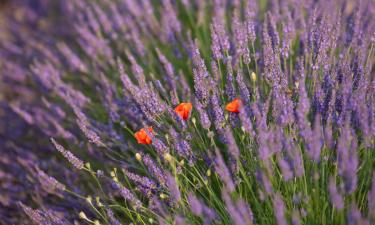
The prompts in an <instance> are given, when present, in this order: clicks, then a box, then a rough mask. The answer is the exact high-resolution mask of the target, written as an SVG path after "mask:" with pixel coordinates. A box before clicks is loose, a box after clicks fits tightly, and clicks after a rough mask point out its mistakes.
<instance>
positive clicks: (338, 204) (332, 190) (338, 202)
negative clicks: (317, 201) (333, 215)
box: [328, 177, 344, 210]
mask: <svg viewBox="0 0 375 225" xmlns="http://www.w3.org/2000/svg"><path fill="white" fill-rule="evenodd" d="M328 190H329V195H330V198H331V202H332V204H333V205H334V206H335V208H336V209H338V210H341V209H343V208H344V201H343V198H342V196H341V195H340V193H339V192H338V190H337V187H336V183H335V181H334V178H333V177H330V178H329V185H328Z"/></svg>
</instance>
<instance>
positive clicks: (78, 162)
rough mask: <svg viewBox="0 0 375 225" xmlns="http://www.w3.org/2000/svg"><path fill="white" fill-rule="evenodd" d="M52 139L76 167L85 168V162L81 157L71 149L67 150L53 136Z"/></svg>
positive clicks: (56, 146)
mask: <svg viewBox="0 0 375 225" xmlns="http://www.w3.org/2000/svg"><path fill="white" fill-rule="evenodd" d="M51 141H52V143H53V145H54V146H55V148H56V149H57V151H59V152H60V153H61V154H62V155H63V156H64V157H65V158H66V159H67V160H68V161H69V162H70V163H71V164H72V165H73V166H74V167H75V168H77V169H79V170H81V169H83V162H82V161H81V160H80V159H78V158H77V157H76V156H75V155H73V153H71V152H70V151H68V150H66V149H65V148H64V147H63V146H62V145H60V144H59V143H57V142H56V141H55V139H53V138H51Z"/></svg>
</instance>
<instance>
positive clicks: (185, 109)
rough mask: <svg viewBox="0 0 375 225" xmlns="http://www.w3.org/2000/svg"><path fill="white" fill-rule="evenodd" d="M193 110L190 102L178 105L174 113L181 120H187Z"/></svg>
mask: <svg viewBox="0 0 375 225" xmlns="http://www.w3.org/2000/svg"><path fill="white" fill-rule="evenodd" d="M192 109H193V105H192V104H191V103H190V102H187V103H185V102H183V103H181V104H179V105H178V106H177V107H176V108H175V109H174V111H175V112H176V113H177V114H178V115H179V116H180V117H181V118H182V119H183V120H187V119H189V115H190V112H191V110H192Z"/></svg>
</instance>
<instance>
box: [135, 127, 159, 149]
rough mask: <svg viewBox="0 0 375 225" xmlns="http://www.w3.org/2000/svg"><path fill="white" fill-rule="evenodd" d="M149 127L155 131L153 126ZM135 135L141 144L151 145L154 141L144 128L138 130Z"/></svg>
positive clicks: (150, 130) (149, 129)
mask: <svg viewBox="0 0 375 225" xmlns="http://www.w3.org/2000/svg"><path fill="white" fill-rule="evenodd" d="M147 129H148V131H149V132H151V133H152V132H153V131H154V130H153V129H152V127H148V128H147ZM134 137H135V138H136V139H137V141H138V143H139V144H145V145H149V144H151V143H152V140H151V138H150V137H149V136H148V135H147V132H146V130H145V129H144V128H142V129H140V130H139V131H137V132H136V133H135V134H134Z"/></svg>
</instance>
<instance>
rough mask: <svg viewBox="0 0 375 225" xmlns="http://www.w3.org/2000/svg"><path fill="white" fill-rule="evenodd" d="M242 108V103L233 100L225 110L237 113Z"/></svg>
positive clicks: (237, 99) (238, 100)
mask: <svg viewBox="0 0 375 225" xmlns="http://www.w3.org/2000/svg"><path fill="white" fill-rule="evenodd" d="M241 106H242V101H241V99H239V98H235V99H234V100H233V101H231V102H229V103H228V104H227V105H226V106H225V109H226V110H227V111H229V112H233V113H239V112H240V109H241Z"/></svg>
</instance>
